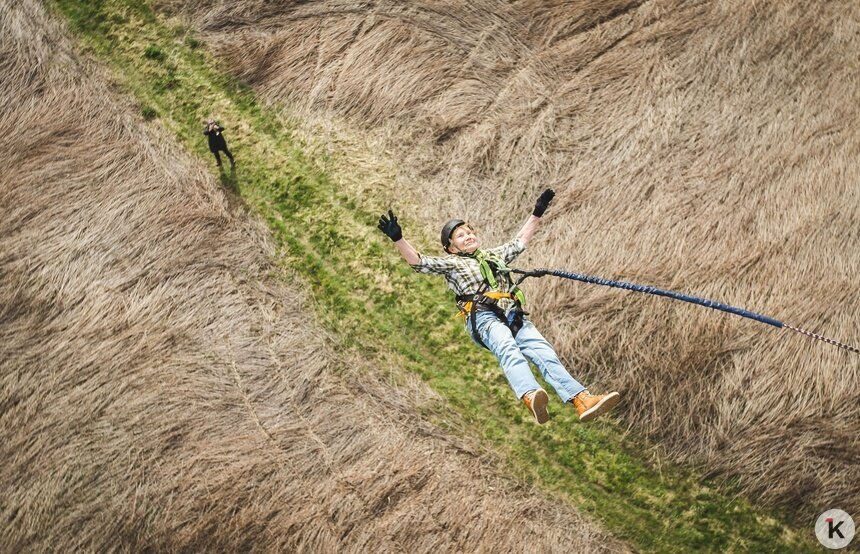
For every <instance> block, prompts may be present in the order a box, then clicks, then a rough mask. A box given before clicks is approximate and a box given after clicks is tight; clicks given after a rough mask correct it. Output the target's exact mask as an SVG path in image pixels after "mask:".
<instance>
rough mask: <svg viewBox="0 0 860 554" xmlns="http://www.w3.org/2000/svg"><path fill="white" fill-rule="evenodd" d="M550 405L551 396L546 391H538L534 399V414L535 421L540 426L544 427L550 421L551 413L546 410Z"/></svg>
mask: <svg viewBox="0 0 860 554" xmlns="http://www.w3.org/2000/svg"><path fill="white" fill-rule="evenodd" d="M548 403H549V396H547V394H546V391H544V390H538V391H537V392H536V393H535V397H534V398H533V399H532V412H533V413H534V416H535V421H537V422H538V425H543V424H544V423H546V422H547V421H549V412H548V411H547V410H546V405H547V404H548Z"/></svg>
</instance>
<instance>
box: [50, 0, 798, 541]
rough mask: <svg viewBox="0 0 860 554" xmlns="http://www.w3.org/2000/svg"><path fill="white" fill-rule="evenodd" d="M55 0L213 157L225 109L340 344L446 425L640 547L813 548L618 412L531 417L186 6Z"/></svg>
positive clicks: (142, 94)
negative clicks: (618, 418)
mask: <svg viewBox="0 0 860 554" xmlns="http://www.w3.org/2000/svg"><path fill="white" fill-rule="evenodd" d="M53 5H54V6H55V7H56V8H57V11H58V12H59V13H60V14H62V15H63V16H64V17H65V19H66V20H67V21H68V23H69V26H70V28H71V29H72V30H73V31H74V32H75V33H76V35H77V38H78V40H79V41H80V43H81V44H82V45H83V46H84V47H85V48H86V49H87V50H89V51H92V52H93V53H94V54H95V55H96V56H97V57H98V58H99V59H100V60H102V61H103V62H104V63H105V64H107V65H108V66H109V67H111V68H112V69H113V70H114V76H115V79H116V80H117V81H118V82H119V83H120V84H121V85H122V86H124V87H125V88H126V89H127V90H128V91H129V92H130V93H131V94H132V95H133V96H134V97H135V98H136V99H137V101H138V102H139V103H140V105H141V106H145V108H142V109H143V110H147V111H146V112H142V113H144V116H145V117H146V114H147V113H151V114H153V116H154V115H156V114H157V115H158V118H159V122H160V123H161V124H162V125H164V126H165V127H166V128H167V129H169V130H171V131H172V132H173V133H175V135H176V137H177V138H178V140H179V142H180V143H182V144H183V145H184V146H185V147H186V148H187V149H188V150H190V151H192V152H195V153H196V154H198V155H200V156H201V157H203V158H204V159H206V160H210V156H211V155H210V154H209V152H208V148H207V146H206V141H205V139H204V137H203V135H202V132H201V131H202V129H201V127H200V121H201V120H202V119H203V118H204V117H207V116H211V115H217V117H218V118H219V120H220V121H221V122H222V123H223V124H224V125H225V126H226V128H227V133H226V134H227V137H228V140H229V142H230V146H231V150H232V151H233V152H234V154H235V155H236V159H237V162H238V168H237V171H236V173H235V175H230V176H227V175H222V183H223V184H224V185H225V186H227V187H229V188H230V189H231V190H233V191H234V192H236V193H237V194H240V195H241V197H242V198H243V199H244V201H245V202H246V203H247V204H248V205H249V206H251V207H252V208H253V209H254V210H255V211H256V212H257V213H258V214H259V215H260V216H261V217H262V218H263V219H264V220H265V221H266V222H267V224H268V226H269V228H270V230H271V232H272V235H273V236H274V238H275V241H276V243H277V245H278V248H279V250H278V253H277V259H278V261H279V262H280V263H283V264H285V265H286V266H288V267H289V268H290V269H292V270H294V271H296V272H298V273H299V274H301V275H303V276H304V277H306V278H307V281H308V283H310V284H311V285H312V286H313V289H314V293H315V294H314V298H315V302H316V305H315V306H314V309H315V311H316V314H317V317H318V319H319V320H320V321H321V322H322V323H323V324H324V325H325V326H327V327H328V328H329V329H330V330H332V331H334V332H335V333H336V335H337V337H338V340H339V341H340V342H341V343H342V344H343V345H344V347H346V348H352V349H355V350H357V351H359V352H360V353H361V354H362V355H364V356H367V357H370V358H373V359H377V360H380V363H385V364H386V366H387V367H391V366H395V367H402V368H404V370H405V371H408V372H412V373H414V374H416V375H420V376H421V378H422V379H424V380H425V381H426V382H427V383H428V384H429V385H430V386H432V387H433V388H434V389H435V390H436V391H438V392H439V393H440V394H441V395H442V396H443V397H445V398H446V399H447V402H448V405H449V406H450V408H451V409H453V413H451V412H448V411H446V412H444V413H443V412H441V411H440V412H431V413H428V414H425V415H427V416H428V417H430V418H432V419H433V421H434V422H436V423H437V424H438V425H439V426H440V427H443V428H446V429H450V430H451V431H453V432H457V433H464V434H467V435H468V436H470V437H473V438H474V439H475V440H480V441H481V442H482V444H483V445H485V446H487V447H488V448H490V449H492V450H493V451H494V452H496V453H498V454H499V455H500V457H501V459H502V460H503V461H504V463H505V464H506V467H507V470H508V471H509V472H510V473H511V474H512V475H513V476H515V477H516V478H518V479H521V480H523V481H526V482H531V483H535V484H537V485H538V486H539V487H541V488H542V489H543V490H544V491H546V492H547V494H549V495H551V496H552V497H554V498H557V499H561V500H563V501H567V502H572V503H573V504H575V505H576V506H577V507H579V508H580V509H581V510H583V511H585V512H587V513H589V514H591V515H592V516H594V517H596V518H597V519H599V520H601V521H602V522H603V523H604V525H605V526H606V527H607V528H608V529H609V530H610V531H612V532H613V533H614V534H615V535H616V536H618V537H619V538H621V539H623V540H626V541H628V542H629V543H630V544H631V545H633V546H634V547H635V548H637V549H639V550H644V551H653V552H690V551H711V552H779V553H782V552H805V551H810V552H811V551H813V550H815V547H814V546H813V544H812V543H811V539H809V536H811V535H810V534H809V533H807V531H806V530H803V531H802V532H797V531H794V530H792V528H791V527H790V526H789V525H787V524H786V523H784V521H781V519H780V517H779V516H778V515H776V514H774V513H772V512H770V511H768V510H763V509H760V508H756V507H754V506H752V505H751V504H750V503H749V502H748V501H746V500H744V499H742V498H740V497H737V496H735V495H733V494H732V491H731V490H728V488H727V487H726V486H723V487H718V486H716V485H714V484H710V483H707V482H705V481H704V480H702V479H701V478H700V477H699V476H697V475H696V474H695V473H694V472H692V471H690V470H684V469H682V468H677V467H675V468H666V467H663V468H662V470H661V471H657V470H655V469H653V468H651V467H650V466H649V464H648V463H647V462H646V456H645V454H643V452H644V448H643V446H642V444H641V441H639V440H638V439H636V438H635V437H631V436H630V435H624V434H623V433H622V431H621V430H620V429H619V428H618V427H617V426H616V425H613V424H612V423H611V422H607V421H598V422H595V423H593V424H589V425H588V426H584V425H580V424H579V423H578V422H577V420H576V417H575V415H574V413H573V410H572V409H570V408H569V407H563V406H562V405H561V404H560V403H559V402H558V400H557V399H555V398H553V399H552V401H551V403H552V404H551V406H550V410H551V412H552V413H553V414H554V418H553V420H552V422H551V423H550V424H548V425H545V426H542V427H537V426H535V425H534V424H533V423H532V422H531V421H530V420H529V418H526V417H524V411H523V409H522V407H521V406H519V405H518V404H517V403H516V402H515V401H514V400H513V398H512V394H511V392H510V390H509V389H508V387H507V384H506V382H505V380H504V378H503V376H502V374H501V371H500V370H499V369H498V367H497V365H496V362H495V359H493V357H492V356H491V355H490V354H488V353H487V352H484V351H482V350H480V349H478V348H476V347H474V346H473V345H472V344H471V342H470V341H469V340H468V337H467V336H466V335H465V333H464V331H463V329H462V327H461V323H460V322H459V321H458V320H454V319H452V318H451V313H452V309H453V308H452V303H451V299H450V297H449V296H448V295H447V294H446V291H445V288H444V285H443V283H442V282H441V280H434V279H429V278H424V277H420V276H418V275H415V274H414V273H413V272H412V271H411V269H410V268H409V267H408V266H406V264H404V263H403V262H402V261H401V260H400V259H399V257H398V255H397V253H396V252H395V250H394V249H393V248H392V246H391V244H390V242H388V239H387V238H385V237H384V236H382V235H381V234H380V233H379V232H378V231H377V230H376V228H375V221H376V217H377V215H378V212H380V211H381V207H380V206H378V205H377V204H376V202H375V201H374V199H373V198H368V197H362V198H350V197H348V196H347V195H345V194H343V191H341V190H339V187H338V184H337V183H335V182H333V180H332V179H331V178H330V177H329V176H328V175H327V174H326V173H325V172H323V171H322V170H321V169H320V166H321V165H322V164H323V163H324V160H314V159H312V158H310V157H308V156H307V155H306V154H305V152H304V150H303V147H302V145H301V144H300V143H299V142H298V141H297V140H296V139H295V138H294V132H293V130H292V129H291V128H290V127H289V125H288V124H287V123H285V122H284V121H283V120H282V118H281V116H280V115H279V114H278V113H276V112H275V111H274V110H271V109H269V108H266V107H264V106H263V104H262V103H261V102H258V101H257V99H256V97H255V95H254V94H253V91H251V90H248V89H247V88H245V87H243V86H241V85H239V84H237V83H236V82H234V81H233V80H231V79H230V78H229V77H228V76H227V75H226V74H225V73H224V72H223V71H221V70H220V69H219V67H218V64H217V63H216V62H215V61H214V60H213V59H212V58H211V57H210V56H209V55H208V54H207V52H206V50H205V49H204V48H200V42H199V40H198V39H196V38H194V37H193V36H192V34H191V33H190V32H189V31H188V30H187V29H184V28H182V25H181V24H180V23H179V22H178V21H177V20H175V19H166V18H165V17H164V16H161V15H159V14H156V13H153V12H152V11H150V10H149V8H148V7H147V6H146V5H145V4H138V3H136V2H132V1H131V0H102V1H97V2H90V1H83V0H80V1H74V0H55V1H54V2H53ZM141 52H143V56H144V60H143V61H145V62H146V63H142V60H141ZM213 166H214V164H213ZM213 171H214V167H213ZM405 223H406V224H407V226H408V227H409V228H412V229H414V228H416V227H417V226H415V225H409V222H408V221H407V222H405Z"/></svg>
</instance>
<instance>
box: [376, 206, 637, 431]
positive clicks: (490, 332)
mask: <svg viewBox="0 0 860 554" xmlns="http://www.w3.org/2000/svg"><path fill="white" fill-rule="evenodd" d="M554 196H555V192H553V190H552V189H547V190H545V191H544V192H543V193H542V194H541V195H540V198H539V199H538V201H537V203H536V204H535V209H534V211H533V212H532V215H531V216H530V217H529V218H528V220H527V221H526V223H525V225H523V228H522V229H520V232H519V233H517V236H516V237H515V238H514V239H513V240H511V241H509V242H507V243H505V244H503V245H501V246H497V247H495V248H489V249H486V250H484V249H481V248H480V246H481V243H480V241H479V240H478V237H477V235H476V234H475V231H474V230H473V229H472V228H471V227H470V226H469V224H467V223H466V222H465V221H462V220H459V219H452V220H450V221H448V222H447V223H446V224H445V226H444V227H443V228H442V236H441V240H442V247H443V248H444V249H445V252H446V253H447V254H448V255H447V256H443V257H431V256H423V255H421V254H420V253H419V252H418V251H417V250H416V249H415V248H414V247H413V246H412V245H411V244H409V242H407V240H406V239H404V238H403V232H402V230H401V228H400V224H398V223H397V217H396V216H395V215H394V212H392V211H391V210H388V215H382V216H381V217H380V218H379V229H380V230H381V231H382V232H383V233H385V234H386V235H387V236H388V237H389V238H390V239H391V240H392V241H394V245H395V246H396V247H397V250H398V251H399V252H400V255H401V256H403V259H405V260H406V261H407V262H408V263H409V265H411V266H412V268H413V269H414V270H415V271H417V272H418V273H429V274H436V275H443V276H444V277H445V280H446V282H447V283H448V288H450V289H451V290H452V291H454V294H455V295H457V305H458V307H459V309H460V313H461V315H463V317H464V318H465V323H466V331H467V332H468V333H469V334H470V335H471V336H472V339H473V340H474V341H475V343H476V344H478V345H479V346H483V347H484V348H487V349H488V350H489V351H490V352H492V353H493V354H494V355H495V356H496V358H497V359H498V360H499V365H500V366H501V367H502V370H503V371H504V373H505V377H506V378H507V380H508V383H509V384H510V386H511V388H512V389H513V391H514V394H516V396H517V398H519V399H521V400H522V401H523V403H524V404H525V405H526V406H527V407H528V409H529V410H530V411H531V413H532V415H533V416H534V418H535V420H536V421H537V422H538V423H540V424H542V423H546V422H547V421H548V420H549V413H548V412H547V403H548V402H549V397H548V396H547V393H546V391H544V390H543V389H542V388H541V387H540V385H539V384H538V382H537V380H536V379H535V377H534V375H533V374H532V370H531V368H530V367H529V364H528V361H527V359H528V360H531V361H532V362H533V363H534V364H535V365H536V366H537V367H538V369H540V371H541V374H542V375H543V378H544V380H545V381H546V382H547V383H549V384H550V385H551V386H552V387H553V388H554V389H555V392H556V393H557V394H558V396H559V398H561V401H562V402H564V403H568V402H569V403H571V404H573V406H574V407H575V408H576V411H577V413H578V414H579V419H580V420H581V421H588V420H590V419H593V418H595V417H597V416H598V415H600V414H603V413H605V412H607V411H609V410H610V409H611V408H612V407H613V406H615V405H616V404H617V403H618V401H619V400H620V398H621V397H620V395H619V394H618V393H617V392H612V393H609V394H605V395H592V394H589V392H588V391H587V390H586V389H585V387H584V386H582V385H581V384H580V383H579V382H578V381H577V380H576V379H574V378H573V377H571V375H570V373H568V371H567V369H565V367H564V366H563V365H562V363H561V361H559V359H558V355H557V354H556V353H555V350H554V349H553V347H552V346H551V345H550V344H549V342H547V340H546V339H545V338H544V337H543V336H542V335H541V334H540V333H539V332H538V330H537V329H536V328H535V326H534V325H533V324H532V323H531V321H529V320H528V318H527V317H526V315H527V313H526V312H524V311H523V309H522V306H523V303H524V301H525V297H524V296H523V293H522V291H521V290H519V289H518V288H517V287H516V286H514V284H513V282H512V281H511V277H510V270H509V269H508V267H507V264H509V263H511V261H513V260H514V258H516V257H517V256H518V255H520V254H521V253H522V252H523V250H525V248H526V245H527V244H528V242H529V241H530V240H531V238H532V237H533V236H534V234H535V231H537V228H538V225H539V223H540V221H541V217H543V214H544V212H545V211H546V209H547V208H548V207H549V204H550V202H551V201H552V199H553V197H554Z"/></svg>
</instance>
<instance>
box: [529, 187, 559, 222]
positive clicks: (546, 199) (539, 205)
mask: <svg viewBox="0 0 860 554" xmlns="http://www.w3.org/2000/svg"><path fill="white" fill-rule="evenodd" d="M554 196H555V191H554V190H552V189H546V190H545V191H543V192H542V193H541V195H540V198H538V200H537V202H535V209H534V211H533V212H532V215H533V216H535V217H543V213H544V212H545V211H546V209H547V208H548V207H549V203H550V202H552V199H553V197H554Z"/></svg>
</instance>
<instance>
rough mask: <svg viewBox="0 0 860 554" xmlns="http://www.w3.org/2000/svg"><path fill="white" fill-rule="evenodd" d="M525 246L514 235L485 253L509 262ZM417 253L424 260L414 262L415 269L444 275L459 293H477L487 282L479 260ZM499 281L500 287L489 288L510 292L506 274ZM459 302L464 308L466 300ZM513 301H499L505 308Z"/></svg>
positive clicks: (450, 286)
mask: <svg viewBox="0 0 860 554" xmlns="http://www.w3.org/2000/svg"><path fill="white" fill-rule="evenodd" d="M525 249H526V245H525V244H523V241H521V240H520V239H518V238H515V239H513V240H511V241H509V242H506V243H505V244H503V245H501V246H497V247H495V248H490V249H487V250H485V252H487V253H489V254H491V255H494V256H498V257H499V258H501V259H502V260H503V261H504V262H505V264H509V263H510V262H512V261H513V260H514V258H516V257H517V256H519V255H520V254H521V253H522V252H523V250H525ZM418 256H419V257H420V258H421V260H420V261H419V262H418V263H417V264H415V265H413V266H412V269H414V270H415V271H417V272H418V273H432V274H437V275H444V276H445V281H446V282H447V283H448V288H449V289H451V290H452V291H454V294H456V295H458V296H459V295H462V294H474V293H475V292H477V291H478V288H479V287H480V286H481V285H482V284H483V283H484V278H483V277H482V276H481V267H480V264H479V263H478V260H476V259H475V258H473V257H471V256H458V255H456V254H449V255H447V256H442V257H433V256H422V255H421V254H420V253H419V254H418ZM496 283H497V285H498V286H497V287H496V288H494V289H489V290H497V291H501V292H508V291H509V290H510V288H511V283H510V280H509V279H508V278H507V277H506V276H503V275H499V276H497V278H496ZM457 304H458V305H459V306H460V307H461V308H462V307H463V302H458V303H457ZM512 304H513V302H512V301H511V300H506V299H501V300H499V307H500V308H502V309H503V310H507V309H508V308H509V307H510V306H511V305H512Z"/></svg>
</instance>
